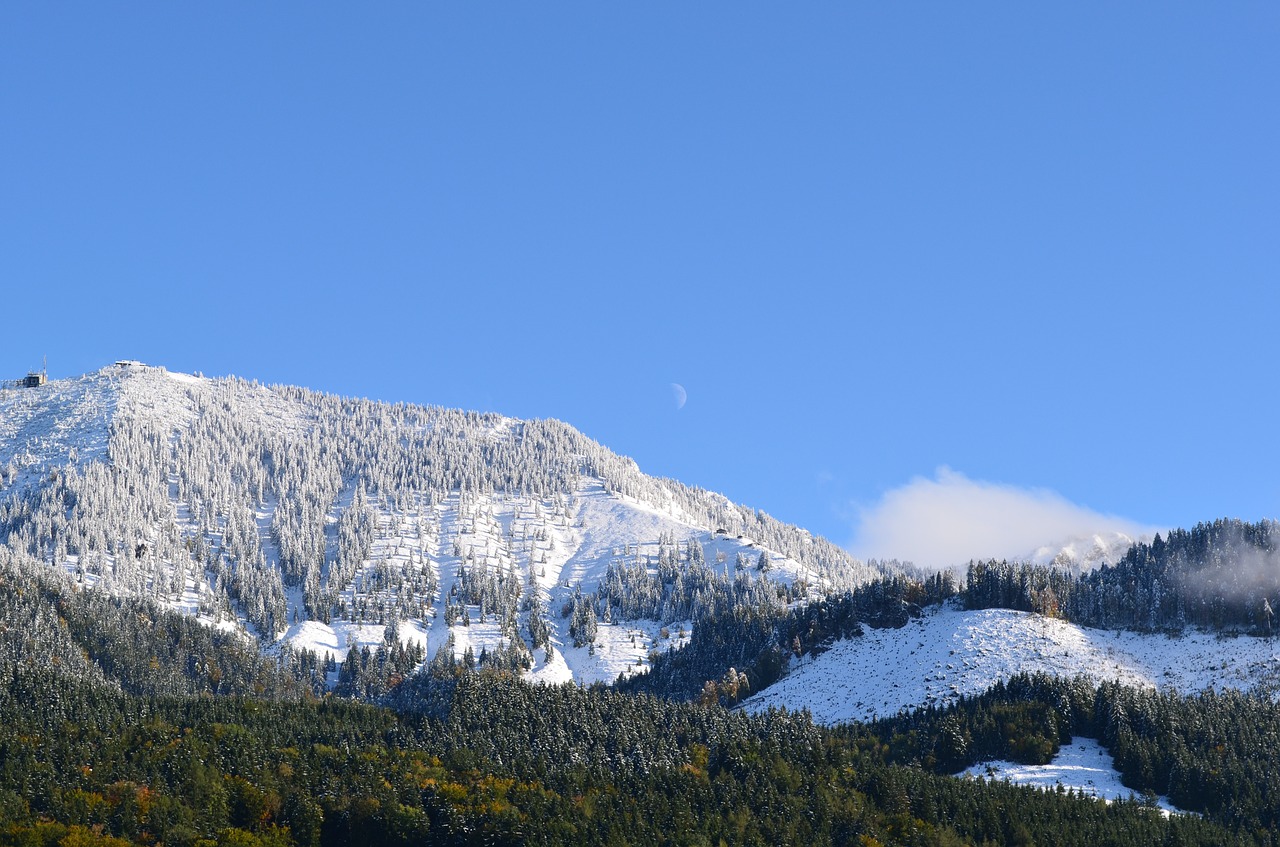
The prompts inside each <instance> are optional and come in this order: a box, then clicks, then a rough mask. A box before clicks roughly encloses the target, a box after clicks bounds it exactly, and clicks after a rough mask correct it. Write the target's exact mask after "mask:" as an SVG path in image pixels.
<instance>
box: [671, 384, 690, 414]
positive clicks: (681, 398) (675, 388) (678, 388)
mask: <svg viewBox="0 0 1280 847" xmlns="http://www.w3.org/2000/svg"><path fill="white" fill-rule="evenodd" d="M671 396H672V397H674V398H675V400H676V408H677V409H683V408H684V404H685V403H686V402H687V401H688V399H689V392H687V391H685V390H684V386H683V385H681V384H680V383H678V382H673V383H671Z"/></svg>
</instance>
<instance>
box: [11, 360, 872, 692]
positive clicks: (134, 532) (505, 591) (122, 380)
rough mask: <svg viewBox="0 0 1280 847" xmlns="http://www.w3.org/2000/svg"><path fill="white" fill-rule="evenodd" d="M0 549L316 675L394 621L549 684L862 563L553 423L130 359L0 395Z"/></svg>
mask: <svg viewBox="0 0 1280 847" xmlns="http://www.w3.org/2000/svg"><path fill="white" fill-rule="evenodd" d="M0 545H3V546H4V547H5V548H7V549H9V550H11V551H13V552H14V553H15V554H24V555H26V556H28V557H31V558H33V559H36V560H39V561H43V562H45V563H46V564H48V565H49V566H51V567H53V568H55V569H60V570H64V571H66V572H67V573H69V574H71V575H72V577H73V578H74V579H75V580H76V581H77V582H78V583H80V584H83V585H86V586H92V587H94V588H98V589H102V590H105V591H107V592H110V593H112V594H114V595H118V596H130V597H149V598H152V599H154V600H156V601H157V602H159V603H161V604H164V605H167V606H169V607H171V608H174V609H178V610H181V611H184V612H186V613H189V614H192V615H195V616H197V617H198V618H200V619H201V620H204V621H206V622H209V623H211V624H214V625H219V626H225V625H232V626H235V627H238V628H241V629H243V630H244V631H246V632H248V633H249V634H251V635H253V636H255V637H256V638H258V639H259V640H260V642H261V643H262V644H263V645H264V646H271V645H273V644H276V643H277V642H279V643H282V644H288V645H292V647H293V648H295V649H296V650H298V651H300V652H301V651H309V652H312V653H314V654H316V656H318V657H319V661H322V662H325V663H326V664H327V663H328V662H329V661H330V660H331V659H332V660H334V661H336V662H337V663H341V662H342V661H343V660H344V659H345V658H346V656H347V652H348V650H349V648H350V647H351V646H353V645H354V646H356V647H358V648H360V649H363V648H366V647H367V648H369V649H370V650H375V649H376V648H377V646H378V645H379V643H380V642H381V641H382V639H383V636H384V632H385V629H386V627H388V626H395V628H396V631H397V633H398V635H399V637H400V638H402V639H403V640H405V641H406V642H407V643H409V644H411V645H412V646H413V649H415V650H419V651H420V652H421V653H422V654H423V655H424V656H427V657H429V656H431V655H434V654H435V653H436V652H437V651H438V650H439V649H440V648H441V647H443V646H445V645H446V644H449V645H451V647H452V649H453V658H454V659H456V660H459V661H462V660H464V659H465V657H466V654H467V651H468V650H470V651H471V653H472V654H473V655H475V656H477V657H478V656H479V655H480V654H482V653H484V654H486V655H490V654H494V653H502V654H512V653H514V654H516V655H515V656H514V657H513V658H512V662H513V663H514V664H516V665H519V666H521V667H522V668H524V669H527V670H528V671H529V672H530V673H532V674H534V675H536V676H537V677H538V678H541V679H544V680H548V681H559V680H565V679H571V678H577V679H582V680H584V681H591V680H594V679H608V680H612V679H613V678H614V677H615V676H617V675H618V673H620V672H637V671H639V670H641V669H642V668H644V667H645V666H646V663H647V661H648V656H649V654H650V653H651V652H653V651H654V650H656V649H663V648H665V647H666V646H669V645H671V644H676V643H682V642H680V641H679V639H671V638H669V637H668V638H662V637H660V631H661V630H662V629H663V627H664V626H665V625H667V624H676V625H677V627H676V631H680V628H679V626H678V625H679V624H682V623H683V624H684V629H685V631H686V634H687V629H688V626H689V622H690V621H691V620H692V618H694V617H695V616H696V614H697V613H698V612H700V611H701V610H703V609H706V608H709V607H715V608H720V607H722V606H723V605H724V604H726V603H728V604H752V605H756V604H777V603H780V602H788V601H792V600H795V599H801V598H807V597H808V596H810V595H811V593H812V596H821V595H822V594H823V593H826V592H828V591H833V590H843V589H845V588H850V587H853V586H856V585H858V584H860V583H862V582H865V581H866V580H867V579H869V578H872V577H874V576H876V575H877V574H878V571H877V570H876V569H875V568H871V567H868V566H865V565H863V564H862V563H859V562H857V561H855V560H853V559H852V558H851V557H849V556H848V554H846V553H845V552H844V551H842V550H840V549H839V548H837V547H835V546H834V545H832V544H830V543H829V542H827V541H825V540H823V539H821V538H816V537H814V536H812V535H810V534H809V533H807V532H805V531H803V530H800V529H798V528H796V527H792V526H788V525H784V524H782V523H780V522H778V521H776V520H774V519H773V518H771V517H769V516H768V515H766V514H765V513H763V512H760V511H758V510H753V509H748V508H744V507H741V506H738V505H736V504H733V503H731V502H729V501H728V500H727V499H725V498H724V497H722V496H720V495H716V494H713V493H710V492H707V491H702V490H699V489H696V488H690V487H688V486H685V485H682V484H680V483H678V482H675V481H673V480H664V479H655V478H652V477H648V476H646V475H644V474H643V473H641V472H640V471H639V469H638V468H637V467H636V466H635V464H634V463H633V462H631V461H630V460H629V459H626V458H625V457H621V456H618V455H616V454H614V453H612V452H610V451H609V450H607V449H605V448H604V447H602V446H601V445H599V444H597V443H595V442H593V441H591V440H590V439H588V438H586V437H585V436H583V435H582V434H581V433H579V432H577V431H576V430H574V429H573V428H572V427H570V426H568V425H566V424H563V423H560V422H559V421H551V420H541V421H539V420H533V421H521V420H514V419H511V418H505V417H502V416H499V415H494V414H477V413H472V412H462V411H456V410H449V409H440V408H432V407H421V406H411V405H406V404H387V403H377V402H372V401H367V400H358V399H350V398H341V397H333V396H328V395H323V394H318V393H315V392H311V391H307V390H305V389H300V388H290V387H266V386H262V385H259V384H257V383H252V382H246V381H243V380H239V379H235V378H229V379H216V380H215V379H204V378H202V377H191V376H185V375H181V374H170V373H168V372H166V371H164V370H163V369H158V368H148V367H145V366H141V365H137V364H130V363H125V364H123V365H121V366H116V367H110V368H106V369H103V370H102V371H100V372H97V373H93V374H87V375H85V376H83V377H79V378H76V379H70V380H59V381H54V382H50V383H49V384H47V385H44V386H40V387H38V388H33V389H14V388H8V389H3V390H0Z"/></svg>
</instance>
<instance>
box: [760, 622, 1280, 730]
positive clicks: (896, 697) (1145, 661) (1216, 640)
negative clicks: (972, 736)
mask: <svg viewBox="0 0 1280 847" xmlns="http://www.w3.org/2000/svg"><path fill="white" fill-rule="evenodd" d="M1037 671H1040V672H1044V673H1049V674H1053V675H1057V676H1065V677H1074V676H1077V675H1081V676H1085V677H1087V678H1089V679H1093V680H1097V681H1103V680H1115V681H1119V682H1122V683H1125V684H1127V685H1132V686H1136V687H1142V688H1151V687H1157V688H1171V689H1174V690H1176V691H1180V692H1184V693H1189V692H1196V691H1201V690H1204V689H1206V688H1211V687H1212V688H1215V689H1222V688H1234V689H1240V690H1254V689H1259V690H1265V691H1269V692H1275V691H1280V641H1274V640H1268V639H1259V638H1249V637H1246V636H1240V637H1234V638H1232V637H1224V636H1219V635H1215V634H1211V633H1204V632H1188V633H1186V634H1184V635H1182V636H1180V637H1177V638H1171V637H1168V636H1165V635H1142V634H1139V633H1133V632H1112V631H1106V630H1096V629H1087V628H1084V627H1079V626H1076V625H1074V624H1070V623H1066V622H1065V621H1061V620H1056V619H1052V618H1045V617H1042V616H1040V615H1036V614H1032V613H1029V612H1014V611H1008V610H1004V609H984V610H981V611H962V610H959V609H957V608H954V607H945V608H935V609H931V610H929V611H927V612H926V613H925V614H924V615H923V616H922V617H920V618H918V619H915V620H912V621H911V622H910V623H908V624H907V625H906V626H905V627H903V628H901V629H878V630H877V629H867V630H866V633H865V634H864V635H863V636H862V637H860V638H853V639H848V640H844V641H839V642H836V643H835V644H834V645H833V646H832V647H831V649H830V650H828V651H827V652H825V653H822V654H821V655H819V656H818V657H817V658H808V657H806V658H805V659H803V660H801V661H798V662H795V663H793V665H792V669H791V672H790V674H788V675H787V676H785V677H783V678H782V679H781V680H779V681H778V682H776V683H774V684H773V685H772V686H770V687H768V688H766V689H765V690H764V691H761V692H759V693H758V694H755V695H754V696H752V697H750V698H749V699H747V700H745V701H744V702H743V708H746V709H749V710H752V711H764V710H765V709H768V708H769V707H771V706H772V707H786V708H787V709H791V710H798V709H801V708H807V709H809V711H810V712H812V714H813V717H814V719H815V720H817V721H818V722H820V723H826V724H835V723H841V722H845V721H865V720H874V719H876V718H881V717H888V716H891V715H894V714H897V713H898V712H900V711H902V710H904V709H911V708H914V707H916V706H920V705H926V704H936V705H943V704H946V703H949V702H954V701H955V700H956V699H958V698H959V697H961V696H970V695H976V694H980V693H982V692H984V691H986V690H987V689H988V688H990V687H991V686H992V685H994V684H995V683H996V681H998V680H1002V679H1008V678H1009V677H1011V676H1013V675H1015V674H1017V673H1021V672H1027V673H1031V672H1037Z"/></svg>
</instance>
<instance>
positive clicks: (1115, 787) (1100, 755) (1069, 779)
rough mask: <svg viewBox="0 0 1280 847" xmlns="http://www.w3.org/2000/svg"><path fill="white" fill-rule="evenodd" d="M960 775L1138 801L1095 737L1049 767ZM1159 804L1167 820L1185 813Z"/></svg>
mask: <svg viewBox="0 0 1280 847" xmlns="http://www.w3.org/2000/svg"><path fill="white" fill-rule="evenodd" d="M957 776H959V777H961V778H966V779H989V780H995V781H1004V782H1009V783H1011V784H1013V785H1029V786H1032V787H1034V788H1039V789H1041V790H1042V791H1054V790H1057V788H1058V786H1062V788H1064V789H1066V790H1068V791H1074V792H1075V793H1077V794H1081V795H1083V796H1085V797H1096V798H1098V799H1100V800H1106V801H1108V802H1110V801H1114V800H1133V799H1136V798H1135V795H1134V793H1133V791H1132V790H1131V789H1129V788H1126V787H1125V786H1124V783H1122V782H1121V781H1120V774H1119V772H1118V771H1116V769H1115V764H1114V762H1113V761H1112V759H1111V754H1110V753H1108V752H1107V751H1106V749H1105V748H1104V747H1103V746H1102V745H1101V744H1099V743H1098V742H1097V741H1095V740H1094V739H1092V738H1076V739H1075V740H1073V741H1072V742H1071V743H1070V744H1064V745H1062V747H1061V748H1060V749H1059V750H1058V755H1057V756H1055V757H1054V759H1053V761H1052V762H1050V763H1049V764H1047V765H1019V764H1017V763H1014V762H1004V761H995V762H984V763H981V764H977V765H974V766H973V767H971V768H968V769H966V770H964V771H962V772H961V773H959V774H957ZM1156 805H1157V806H1158V807H1159V809H1160V810H1161V812H1163V813H1164V815H1165V816H1166V817H1167V816H1168V815H1170V814H1174V813H1179V812H1181V810H1180V809H1178V808H1177V807H1175V806H1174V805H1173V804H1171V803H1170V802H1169V800H1168V798H1167V797H1159V798H1158V799H1157V800H1156Z"/></svg>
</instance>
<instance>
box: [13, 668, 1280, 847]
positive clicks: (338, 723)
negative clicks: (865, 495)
mask: <svg viewBox="0 0 1280 847" xmlns="http://www.w3.org/2000/svg"><path fill="white" fill-rule="evenodd" d="M2 682H3V684H0V820H3V823H0V844H95V843H97V844H122V843H134V844H159V843H164V844H192V845H195V844H225V845H231V844H237V845H258V844H263V845H289V844H300V845H302V844H305V845H319V844H324V845H327V844H351V843H364V844H405V845H407V844H413V843H433V844H434V843H440V844H513V845H514V844H586V845H592V844H602V845H607V844H637V845H639V844H756V845H774V844H802V843H803V844H814V845H824V844H833V845H835V844H840V845H843V844H864V845H876V844H910V845H960V844H1032V843H1034V844H1042V845H1089V847H1093V845H1116V847H1122V845H1130V844H1133V845H1151V844H1180V845H1210V844H1213V845H1233V844H1241V845H1245V844H1266V845H1271V844H1276V843H1280V842H1278V841H1277V837H1276V835H1275V833H1274V832H1273V831H1272V830H1271V829H1269V828H1268V827H1270V826H1271V818H1270V816H1272V815H1274V809H1275V806H1276V804H1275V803H1274V798H1275V794H1274V793H1272V792H1273V791H1274V786H1272V785H1271V784H1270V783H1269V782H1268V781H1267V780H1265V779H1262V780H1261V781H1254V782H1246V780H1247V779H1248V778H1250V777H1253V778H1255V779H1256V778H1257V777H1258V769H1257V768H1256V767H1255V768H1253V769H1252V770H1250V769H1249V768H1248V766H1247V764H1246V763H1245V762H1244V761H1242V760H1241V759H1240V758H1238V757H1239V756H1240V755H1241V753H1242V751H1246V749H1247V747H1248V744H1250V743H1253V742H1254V741H1255V740H1257V739H1258V738H1259V737H1261V736H1265V735H1267V734H1272V735H1273V734H1274V733H1275V731H1276V717H1275V714H1274V711H1272V712H1266V711H1265V710H1261V709H1254V710H1253V711H1244V712H1241V713H1240V714H1241V715H1243V716H1244V717H1243V718H1242V719H1247V720H1250V721H1254V722H1257V721H1264V722H1265V723H1263V724H1262V725H1261V726H1255V727H1254V728H1253V729H1252V730H1251V734H1250V735H1249V736H1248V738H1246V739H1243V740H1242V741H1241V743H1240V744H1239V745H1237V744H1234V743H1230V742H1231V739H1230V737H1229V736H1230V735H1231V733H1232V732H1233V730H1234V729H1235V728H1236V726H1237V724H1236V723H1235V722H1232V721H1228V720H1226V719H1225V718H1224V715H1225V714H1226V713H1227V712H1230V711H1231V710H1232V708H1234V707H1235V706H1236V705H1239V704H1222V705H1223V707H1224V708H1223V709H1216V708H1212V706H1213V704H1212V703H1210V704H1196V703H1174V704H1172V708H1174V709H1175V710H1181V711H1180V712H1179V713H1181V714H1186V715H1187V716H1188V717H1192V718H1196V719H1199V720H1202V721H1203V722H1204V723H1203V726H1204V729H1203V731H1202V733H1201V735H1199V736H1197V735H1194V734H1191V733H1184V734H1183V735H1182V736H1179V737H1180V738H1184V739H1185V741H1186V743H1187V744H1188V745H1189V746H1188V749H1189V750H1190V751H1192V752H1193V753H1197V754H1198V753H1199V752H1200V750H1201V747H1202V746H1203V745H1205V744H1210V743H1216V742H1219V741H1221V740H1226V741H1227V742H1228V744H1227V745H1226V746H1223V748H1222V749H1221V750H1220V751H1218V752H1216V753H1214V754H1213V755H1212V757H1210V758H1207V759H1206V761H1210V762H1212V763H1213V765H1214V766H1215V768H1217V769H1218V772H1219V773H1221V774H1222V778H1221V780H1220V788H1221V789H1222V791H1221V792H1220V793H1217V794H1210V793H1206V794H1205V795H1204V803H1203V809H1204V811H1205V814H1204V816H1203V817H1202V816H1195V815H1191V816H1185V815H1183V816H1174V817H1173V818H1171V819H1166V818H1165V817H1163V816H1162V815H1161V814H1160V813H1159V812H1158V811H1155V810H1153V809H1151V808H1149V807H1148V806H1146V805H1145V804H1143V803H1141V802H1135V803H1114V804H1110V805H1108V804H1104V803H1101V802H1098V801H1093V800H1088V799H1083V798H1079V797H1075V796H1070V795H1068V794H1067V793H1053V792H1038V791H1035V790H1031V789H1019V788H1014V787H1010V786H1007V785H1003V784H986V783H983V782H968V781H961V780H956V779H954V778H951V777H946V776H940V775H937V774H936V773H934V772H931V771H936V764H937V763H936V756H935V754H934V753H933V750H934V748H935V747H937V746H938V745H937V744H936V743H935V742H933V741H926V740H924V739H925V738H926V736H927V735H929V734H930V733H931V732H932V731H933V728H932V727H931V726H930V722H932V723H933V724H936V725H937V726H938V727H941V726H942V725H944V724H946V725H947V728H949V729H950V731H951V733H952V734H953V735H958V736H959V737H960V738H965V737H969V738H974V737H977V738H979V739H981V738H983V737H984V733H986V734H989V735H992V736H993V738H994V739H995V740H994V741H992V742H990V743H987V745H986V746H987V747H989V748H990V749H999V750H1001V751H1003V752H1006V753H1009V754H1013V755H1018V754H1020V755H1021V758H1023V759H1027V760H1039V759H1043V758H1044V757H1045V756H1047V755H1051V751H1052V749H1054V748H1055V746H1056V743H1057V742H1058V741H1059V740H1060V739H1061V738H1062V737H1064V735H1066V734H1068V733H1069V728H1074V727H1076V726H1089V725H1091V724H1090V721H1094V722H1095V723H1096V721H1097V719H1098V718H1097V716H1098V715H1099V714H1100V713H1103V714H1106V715H1111V714H1112V713H1119V712H1120V711H1121V710H1122V709H1127V710H1128V711H1126V712H1125V715H1126V717H1125V718H1123V719H1120V720H1117V719H1114V718H1111V717H1108V718H1106V720H1109V721H1111V723H1110V724H1108V726H1111V725H1115V727H1116V728H1115V729H1114V730H1113V734H1114V735H1115V737H1116V738H1119V737H1120V736H1122V735H1124V734H1125V733H1132V734H1134V736H1135V737H1136V738H1142V739H1149V740H1150V741H1152V742H1155V743H1158V742H1159V740H1161V739H1163V738H1165V737H1167V735H1168V730H1167V729H1165V728H1163V725H1162V724H1161V723H1160V722H1159V715H1160V714H1161V713H1160V711H1159V709H1158V708H1155V707H1153V710H1152V711H1150V712H1148V711H1146V710H1145V709H1144V707H1143V706H1142V705H1141V704H1140V703H1138V701H1135V700H1132V699H1128V700H1125V699H1123V696H1121V697H1120V698H1119V699H1117V698H1115V697H1112V696H1111V695H1109V694H1107V693H1105V692H1103V693H1096V694H1094V695H1093V696H1092V697H1090V696H1088V693H1087V692H1080V693H1079V694H1078V696H1077V695H1073V694H1071V693H1069V692H1068V693H1063V692H1062V691H1060V690H1058V689H1056V688H1054V687H1053V686H1052V685H1049V684H1045V683H1039V684H1038V685H1039V688H1037V687H1036V686H1037V683H1035V682H1034V681H1031V682H1026V683H1019V684H1011V685H1010V686H1008V687H1006V688H1003V689H1001V690H1000V691H999V692H995V693H993V694H992V695H991V696H990V697H989V698H987V699H986V700H984V701H982V702H981V703H978V702H975V703H967V704H964V706H963V707H962V708H958V709H955V710H952V711H950V712H946V713H936V714H930V715H927V716H925V717H923V718H920V719H919V720H918V721H917V723H916V724H914V725H910V726H907V725H895V724H886V725H882V726H872V727H864V728H854V729H851V730H847V731H835V732H831V731H825V730H822V729H820V728H818V727H815V726H814V725H813V724H812V723H810V722H809V721H808V720H807V718H805V717H804V716H800V715H787V714H782V713H770V714H766V715H761V716H758V717H749V716H746V715H743V714H740V713H735V712H729V711H725V710H724V709H722V708H719V707H715V706H701V705H696V704H676V703H673V702H670V701H663V700H659V699H655V698H651V697H647V696H627V695H623V694H619V693H615V692H611V691H608V690H605V689H599V688H597V689H593V690H583V689H579V688H576V687H573V686H562V687H545V686H531V685H527V684H524V683H521V682H518V681H516V680H515V679H513V678H511V677H510V676H509V675H505V674H502V675H494V674H488V673H464V674H459V675H458V676H456V678H454V679H453V680H451V681H438V682H437V683H435V690H434V691H433V692H432V693H431V694H430V696H425V697H424V698H423V700H422V703H423V704H424V706H425V707H426V708H425V709H423V710H420V711H394V710H391V709H387V708H379V707H374V706H367V705H361V704H357V703H353V702H349V701H343V700H339V699H333V698H328V699H325V700H322V701H315V700H309V699H304V700H300V701H295V702H287V703H282V702H272V701H266V700H261V699H245V698H234V697H219V698H210V697H203V698H200V697H197V698H189V697H188V698H155V697H141V696H136V695H126V694H123V693H121V692H118V691H112V690H110V689H108V688H105V687H103V686H100V685H92V684H89V683H87V682H79V681H75V680H72V679H69V678H67V677H59V676H55V675H51V674H48V673H47V672H44V671H42V670H38V669H30V668H22V667H17V668H10V669H9V670H8V671H6V672H5V675H4V677H3V681H2ZM1019 686H1021V687H1019ZM1055 698H1056V699H1055ZM1077 700H1079V701H1080V702H1079V703H1077ZM1122 701H1123V702H1122ZM1228 706H1229V707H1230V708H1228ZM1064 708H1067V709H1072V710H1079V712H1080V714H1079V716H1078V717H1076V716H1075V715H1076V712H1074V711H1073V712H1071V716H1069V717H1063V716H1062V709H1064ZM1246 708H1249V707H1248V706H1247V704H1246ZM1102 710H1106V711H1105V712H1103V711H1102ZM993 715H994V716H995V717H994V719H993V717H992V716H993ZM992 727H995V729H994V730H992V729H991V728H992ZM1143 733H1145V735H1144V734H1143ZM1037 734H1038V736H1037ZM1025 737H1042V738H1043V744H1030V745H1029V744H1026V743H1025V742H1024V741H1023V740H1022V739H1023V738H1025ZM1104 737H1106V736H1105V735H1104ZM944 743H945V742H944ZM1112 743H1116V742H1112ZM1002 745H1003V746H1002ZM980 746H982V745H981V744H977V743H975V744H973V745H971V750H972V751H973V752H976V751H977V749H978V748H979V747H980ZM1219 746H1222V745H1220V744H1219ZM1135 749H1138V746H1137V745H1136V746H1135ZM1146 755H1147V754H1144V753H1142V752H1137V753H1134V754H1133V761H1134V763H1135V766H1141V765H1142V763H1143V762H1145V761H1147V759H1146ZM1248 755H1252V751H1251V750H1249V751H1248ZM967 758H969V757H968V756H965V755H960V756H959V757H958V758H957V759H955V760H954V762H953V763H952V764H954V763H955V762H963V761H965V760H966V759H967ZM931 766H933V767H931ZM1234 777H1239V779H1235V778H1234ZM1192 781H1194V780H1193V779H1192V780H1188V782H1192ZM1214 784H1215V785H1219V783H1217V782H1215V783H1214ZM1246 786H1248V787H1246ZM1223 792H1225V793H1223ZM1251 796H1253V797H1256V798H1257V799H1258V801H1259V802H1250V797H1251ZM1267 803H1270V805H1269V806H1267Z"/></svg>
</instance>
